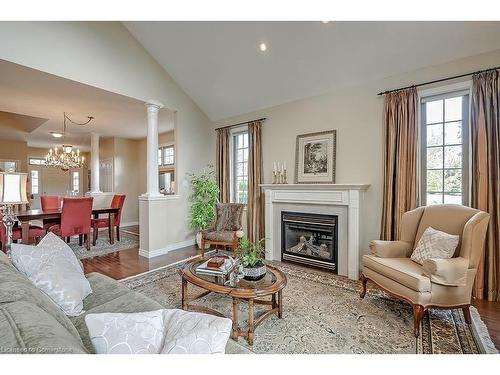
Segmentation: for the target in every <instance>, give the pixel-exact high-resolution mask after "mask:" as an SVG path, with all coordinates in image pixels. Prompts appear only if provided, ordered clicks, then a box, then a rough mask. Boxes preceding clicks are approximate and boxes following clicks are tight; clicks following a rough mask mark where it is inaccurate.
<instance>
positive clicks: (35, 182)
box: [31, 170, 40, 194]
mask: <svg viewBox="0 0 500 375" xmlns="http://www.w3.org/2000/svg"><path fill="white" fill-rule="evenodd" d="M39 181H40V180H39V174H38V171H36V170H33V171H31V194H38V190H39V186H40V185H39Z"/></svg>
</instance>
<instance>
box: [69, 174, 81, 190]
mask: <svg viewBox="0 0 500 375" xmlns="http://www.w3.org/2000/svg"><path fill="white" fill-rule="evenodd" d="M71 189H72V190H73V193H78V192H79V191H80V172H71Z"/></svg>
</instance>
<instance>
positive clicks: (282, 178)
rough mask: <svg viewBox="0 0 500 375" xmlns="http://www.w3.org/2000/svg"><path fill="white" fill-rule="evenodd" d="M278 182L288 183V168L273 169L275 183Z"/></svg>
mask: <svg viewBox="0 0 500 375" xmlns="http://www.w3.org/2000/svg"><path fill="white" fill-rule="evenodd" d="M278 184H288V181H287V177H286V169H283V171H273V185H278Z"/></svg>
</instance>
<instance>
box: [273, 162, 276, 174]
mask: <svg viewBox="0 0 500 375" xmlns="http://www.w3.org/2000/svg"><path fill="white" fill-rule="evenodd" d="M273 164H274V167H273V172H274V173H276V162H273Z"/></svg>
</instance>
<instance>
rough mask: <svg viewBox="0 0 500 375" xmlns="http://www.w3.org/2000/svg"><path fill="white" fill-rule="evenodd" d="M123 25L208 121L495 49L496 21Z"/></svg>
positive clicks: (499, 44)
mask: <svg viewBox="0 0 500 375" xmlns="http://www.w3.org/2000/svg"><path fill="white" fill-rule="evenodd" d="M124 25H125V27H127V29H128V30H129V31H130V32H131V33H132V35H134V36H135V38H136V39H137V40H138V41H139V42H140V43H141V44H142V45H143V46H144V47H145V49H146V50H147V51H148V52H149V53H150V54H151V55H152V56H153V57H154V58H155V59H156V60H157V61H158V62H159V63H160V64H161V65H162V66H163V67H164V68H165V70H166V71H167V72H168V73H169V74H170V75H171V76H172V77H173V78H174V79H175V80H176V81H177V83H178V84H179V85H180V86H181V87H182V88H183V89H184V91H185V92H186V93H187V94H188V95H189V96H190V97H191V98H192V99H193V100H194V101H195V102H196V103H197V104H198V105H199V106H200V108H201V109H202V110H203V111H204V112H205V113H206V114H207V115H208V116H209V117H210V118H211V119H212V120H219V119H223V118H227V117H230V116H234V115H238V114H242V113H247V112H251V111H254V110H257V109H261V108H266V107H271V106H274V105H279V104H282V103H285V102H289V101H292V100H296V99H300V98H304V97H309V96H314V95H319V94H322V93H326V92H328V91H331V90H333V89H336V88H342V87H347V86H354V85H358V84H362V83H364V82H366V81H370V80H376V79H382V78H385V77H388V76H392V75H396V74H400V73H404V72H408V71H411V70H415V69H419V68H422V67H426V66H432V65H437V64H441V63H445V62H448V61H452V60H457V59H460V58H463V57H467V56H472V55H476V54H480V53H484V52H487V51H491V50H496V49H500V38H499V37H498V36H499V35H500V22H329V23H323V22H319V21H318V22H125V23H124ZM262 42H264V43H266V44H267V50H266V51H265V52H261V51H260V50H259V44H260V43H262ZM381 89H382V88H381Z"/></svg>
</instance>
